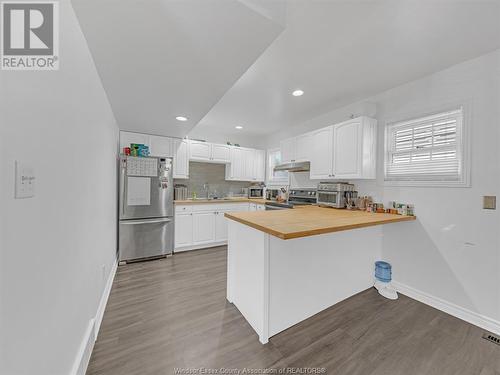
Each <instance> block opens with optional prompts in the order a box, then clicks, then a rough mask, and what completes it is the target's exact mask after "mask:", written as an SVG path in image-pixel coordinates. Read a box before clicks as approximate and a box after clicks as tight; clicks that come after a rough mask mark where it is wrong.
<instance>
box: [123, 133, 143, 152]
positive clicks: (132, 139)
mask: <svg viewBox="0 0 500 375" xmlns="http://www.w3.org/2000/svg"><path fill="white" fill-rule="evenodd" d="M150 139H151V136H150V135H149V134H141V133H132V132H123V131H121V132H120V153H123V148H124V147H130V144H131V143H139V144H143V145H146V146H151V144H150V143H151V140H150Z"/></svg>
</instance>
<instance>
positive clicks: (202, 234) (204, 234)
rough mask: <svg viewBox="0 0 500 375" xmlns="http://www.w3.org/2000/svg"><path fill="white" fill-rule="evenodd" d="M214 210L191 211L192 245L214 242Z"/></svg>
mask: <svg viewBox="0 0 500 375" xmlns="http://www.w3.org/2000/svg"><path fill="white" fill-rule="evenodd" d="M215 214H216V212H212V211H209V212H193V245H204V244H208V243H212V242H215Z"/></svg>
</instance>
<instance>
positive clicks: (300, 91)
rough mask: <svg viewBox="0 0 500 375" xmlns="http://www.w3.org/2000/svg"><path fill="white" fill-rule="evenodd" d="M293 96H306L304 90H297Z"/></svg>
mask: <svg viewBox="0 0 500 375" xmlns="http://www.w3.org/2000/svg"><path fill="white" fill-rule="evenodd" d="M292 95H293V96H302V95H304V91H302V90H295V91H294V92H292Z"/></svg>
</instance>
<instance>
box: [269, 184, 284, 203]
mask: <svg viewBox="0 0 500 375" xmlns="http://www.w3.org/2000/svg"><path fill="white" fill-rule="evenodd" d="M280 194H282V192H281V188H279V187H268V188H266V200H268V201H276V200H278V197H279V196H280Z"/></svg>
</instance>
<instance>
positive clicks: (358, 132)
mask: <svg viewBox="0 0 500 375" xmlns="http://www.w3.org/2000/svg"><path fill="white" fill-rule="evenodd" d="M376 127H377V121H376V120H374V119H371V118H368V117H358V118H355V119H352V120H348V121H345V122H342V123H340V124H335V125H332V126H329V127H326V128H323V129H319V130H317V131H315V132H314V133H312V136H311V144H312V145H314V147H311V148H310V152H311V171H310V177H311V179H347V178H348V179H371V178H375V168H376Z"/></svg>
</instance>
